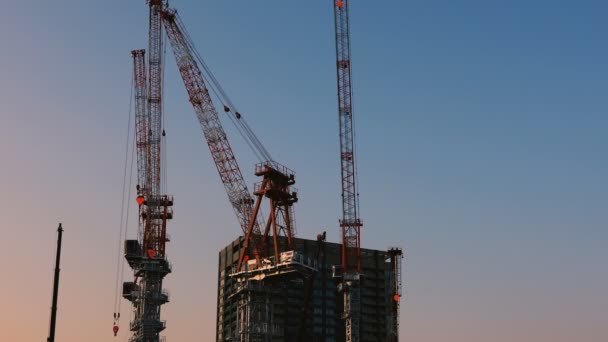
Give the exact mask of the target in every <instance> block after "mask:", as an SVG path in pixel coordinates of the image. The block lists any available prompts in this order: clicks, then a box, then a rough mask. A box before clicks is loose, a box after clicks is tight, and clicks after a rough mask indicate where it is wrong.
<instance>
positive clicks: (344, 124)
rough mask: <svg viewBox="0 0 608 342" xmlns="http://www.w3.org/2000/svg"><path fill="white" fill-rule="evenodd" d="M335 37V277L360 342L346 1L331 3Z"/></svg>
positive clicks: (351, 340)
mask: <svg viewBox="0 0 608 342" xmlns="http://www.w3.org/2000/svg"><path fill="white" fill-rule="evenodd" d="M332 1H333V3H334V23H335V35H336V37H335V38H336V72H337V81H338V82H337V83H338V117H339V127H340V164H341V165H340V166H341V177H342V219H341V220H340V227H341V230H342V265H341V272H336V269H335V270H334V276H335V277H336V278H337V279H339V280H340V281H341V284H339V286H338V289H339V291H341V292H342V293H343V296H344V297H343V298H344V311H343V314H342V318H343V319H344V323H345V336H346V342H359V340H360V339H359V323H360V319H361V317H360V316H361V313H360V306H361V303H360V281H361V279H360V278H361V274H360V273H361V226H362V224H361V220H360V219H359V216H358V211H359V204H358V192H357V177H356V166H355V165H356V164H355V134H354V125H353V103H352V95H353V90H352V69H351V57H350V26H349V13H348V11H349V1H348V0H337V1H336V0H332Z"/></svg>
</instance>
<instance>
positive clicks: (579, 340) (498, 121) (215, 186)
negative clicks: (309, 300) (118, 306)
mask: <svg viewBox="0 0 608 342" xmlns="http://www.w3.org/2000/svg"><path fill="white" fill-rule="evenodd" d="M171 4H172V5H173V6H174V7H176V8H177V9H178V11H179V12H180V14H181V16H182V18H183V20H184V22H185V24H186V26H187V27H188V30H189V32H190V34H191V36H192V39H193V40H194V42H195V44H196V45H197V47H198V50H199V51H200V53H201V54H202V56H203V58H205V60H206V62H207V63H208V64H209V66H210V67H211V68H212V69H213V70H214V72H215V75H216V77H217V78H218V79H219V80H220V82H221V83H222V85H223V87H224V88H225V90H226V91H227V92H228V93H229V94H230V97H231V98H232V99H233V100H234V101H235V102H236V103H237V104H238V105H239V109H240V110H241V112H242V113H243V114H244V115H246V117H247V119H248V122H249V123H250V124H251V126H252V127H253V129H254V130H255V132H256V133H257V135H258V136H259V137H260V139H261V140H262V141H263V142H264V143H265V145H266V147H267V148H268V149H269V150H270V152H271V154H272V155H273V157H274V158H275V159H276V160H277V161H280V162H281V163H283V164H285V165H287V166H289V167H290V168H292V169H294V170H295V171H296V172H297V176H296V180H297V184H296V186H297V188H298V189H299V197H300V201H299V202H298V203H297V204H296V219H297V232H298V236H299V237H304V238H314V237H315V236H316V234H317V233H318V232H320V231H323V230H327V232H328V239H329V241H332V242H337V241H338V218H339V217H340V215H341V203H340V180H339V177H340V176H339V175H340V174H339V156H338V150H339V147H338V127H337V125H338V120H337V99H336V89H335V88H336V81H335V48H334V37H333V30H334V27H333V12H332V0H307V1H295V0H231V1H229V0H172V1H171ZM606 13H608V3H607V2H606V1H599V0H597V1H595V0H579V1H574V0H570V1H569V0H563V1H560V0H553V1H549V0H510V1H503V0H483V1H482V0H459V1H453V0H452V1H447V0H399V1H397V0H386V1H382V0H367V1H365V0H351V17H352V18H351V29H352V54H353V74H354V82H355V86H354V89H355V90H354V91H355V94H354V103H355V108H356V109H355V115H356V120H357V125H356V129H357V147H358V168H359V184H360V194H361V217H362V220H363V221H364V228H363V231H362V243H363V245H364V247H367V248H374V249H386V248H388V247H390V246H400V247H402V248H404V250H405V254H406V258H405V260H404V262H405V263H404V275H403V281H404V285H405V290H404V298H403V300H402V309H401V325H400V332H401V338H402V341H409V342H447V341H449V342H605V341H608V294H607V293H606V290H607V289H608V267H607V266H606V265H607V261H608V248H607V247H606V246H607V243H608V219H607V217H608V214H607V213H608V209H607V207H608V196H607V194H608V182H607V180H606V175H608V158H607V154H606V153H607V150H608V137H607V135H606V132H608V101H607V100H608V97H607V95H606V94H607V89H608V63H607V61H608V44H607V43H606V42H607V41H606V39H607V36H608V21H607V20H606ZM147 15H148V12H147V6H146V3H145V1H144V0H130V1H124V0H122V1H119V0H107V1H82V0H54V1H42V0H14V1H9V0H2V1H1V6H0V44H1V47H0V118H1V121H0V175H1V178H0V194H2V196H0V208H1V209H0V213H2V215H1V216H2V224H1V225H0V227H1V229H2V236H3V237H2V240H1V241H2V244H1V248H0V260H2V261H3V265H4V267H3V271H2V276H1V278H0V279H1V281H0V291H1V293H2V294H3V305H2V310H0V327H1V329H0V341H7V342H8V341H11V342H30V341H31V342H34V341H45V340H46V337H47V335H48V323H49V316H50V306H51V292H52V288H51V285H52V276H53V267H54V265H53V263H54V260H53V256H54V253H55V239H56V232H55V229H56V227H57V223H58V222H62V223H63V225H64V228H65V234H64V251H63V260H62V271H61V287H60V297H59V300H60V303H59V312H58V322H57V337H56V340H57V341H58V342H82V341H87V342H111V341H116V342H123V341H126V339H127V336H128V335H127V332H128V331H127V330H128V320H129V313H130V308H129V306H128V303H126V302H124V303H123V304H122V316H123V319H122V320H121V324H120V327H121V331H120V333H119V336H118V337H117V338H114V337H113V336H112V323H113V322H112V313H113V300H114V284H115V272H116V258H117V253H118V246H119V224H120V211H121V198H122V197H121V190H122V181H123V175H122V172H123V163H124V156H125V142H126V139H127V122H128V116H129V96H130V86H131V83H130V82H131V80H130V79H131V56H130V51H131V50H133V49H138V48H147V30H148V27H147ZM166 57H167V58H166V80H165V99H166V102H165V115H166V116H165V121H166V131H167V164H168V166H167V178H168V192H169V193H170V194H173V195H174V196H175V208H174V211H175V219H174V220H173V221H172V222H170V226H169V233H170V234H171V236H172V241H171V242H170V243H169V245H168V247H167V248H168V256H169V259H170V261H171V262H172V264H173V270H174V271H173V273H171V274H170V275H169V276H168V277H167V278H166V282H165V287H166V288H167V289H168V290H169V292H170V293H171V302H170V303H169V304H167V305H165V306H164V307H163V313H162V316H163V319H166V320H167V327H168V328H167V329H166V331H165V332H164V335H166V336H167V339H168V342H178V341H201V342H203V341H204V342H206V341H213V340H214V338H215V314H216V288H217V284H216V275H217V259H218V255H217V253H218V251H219V250H220V249H221V248H222V247H224V246H225V245H226V244H227V243H228V242H230V241H232V240H233V239H235V238H236V236H237V235H238V234H239V231H240V228H239V227H238V226H237V221H236V219H235V218H234V215H233V213H232V210H231V208H230V206H229V204H228V201H227V197H226V194H225V192H224V189H223V187H222V185H221V183H220V180H219V177H218V175H217V172H216V169H215V167H214V165H213V162H212V160H211V158H210V155H209V151H208V148H207V146H206V144H205V142H204V140H203V139H202V133H201V131H200V128H199V126H198V123H197V121H196V119H195V116H194V113H193V110H192V108H191V106H190V104H189V103H188V101H187V96H186V92H185V90H184V86H183V83H182V82H181V79H180V77H179V75H178V73H177V69H176V67H175V63H174V59H173V56H172V53H171V51H170V49H168V50H167V56H166ZM223 119H224V118H223ZM224 123H225V128H226V130H227V131H228V134H229V135H230V137H229V138H230V139H231V142H232V145H233V147H234V149H235V154H236V156H237V158H238V161H239V164H240V166H241V169H242V170H243V173H244V174H245V176H246V178H247V182H248V184H253V182H254V181H255V178H254V177H253V172H252V170H253V165H254V163H255V162H256V159H255V158H254V156H253V155H252V153H251V152H250V151H249V150H248V149H247V148H246V145H245V144H244V142H243V140H242V139H241V138H240V137H239V136H238V135H237V134H236V132H235V130H234V128H233V126H232V125H231V124H230V123H229V121H227V120H225V121H224ZM134 184H135V182H134V183H133V187H134ZM129 200H130V201H132V205H131V209H132V212H131V217H132V219H131V224H130V226H129V236H130V237H131V238H133V237H134V236H135V235H134V234H135V231H136V226H135V224H134V223H135V221H134V220H133V217H134V216H135V212H133V210H134V209H135V195H132V197H131V198H129ZM130 277H131V276H130V275H129V274H126V275H125V279H130Z"/></svg>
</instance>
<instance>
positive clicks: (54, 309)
mask: <svg viewBox="0 0 608 342" xmlns="http://www.w3.org/2000/svg"><path fill="white" fill-rule="evenodd" d="M62 236H63V228H62V227H61V223H60V224H59V228H57V257H56V259H55V279H54V281H53V306H52V307H51V328H50V331H49V337H48V338H47V342H55V323H56V322H57V294H58V292H59V260H60V258H61V238H62Z"/></svg>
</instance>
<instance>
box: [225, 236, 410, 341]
mask: <svg viewBox="0 0 608 342" xmlns="http://www.w3.org/2000/svg"><path fill="white" fill-rule="evenodd" d="M242 246H243V238H242V237H240V238H239V239H237V240H235V241H233V242H232V243H230V244H229V245H228V246H226V247H225V248H224V249H222V250H221V251H220V252H219V261H218V292H217V322H216V323H217V326H216V340H217V341H218V342H221V341H222V342H223V341H286V342H287V341H304V340H305V341H323V342H325V341H345V340H346V337H345V326H344V322H343V318H342V315H343V312H344V309H343V305H344V303H343V296H341V295H340V293H339V291H338V285H339V284H340V282H339V281H336V279H335V274H334V273H335V271H336V268H335V267H334V265H339V264H340V263H341V257H342V245H341V244H337V243H329V242H327V243H326V242H319V241H318V240H317V241H315V240H307V239H299V238H295V239H294V250H295V251H294V254H295V256H296V258H297V257H299V259H300V260H299V262H300V263H301V264H302V266H303V267H302V268H305V267H307V266H309V267H310V268H314V271H312V272H315V273H316V276H315V277H314V278H313V279H314V280H313V281H311V282H310V283H311V284H312V286H311V287H310V290H311V294H312V295H311V296H310V298H309V299H308V300H307V298H306V296H307V286H308V285H309V284H310V283H308V281H309V280H310V276H311V275H310V274H307V273H306V272H304V271H302V272H297V273H298V274H296V275H293V276H291V278H290V279H289V280H288V281H285V280H282V281H277V282H273V280H272V277H268V278H269V279H264V280H262V281H260V282H259V284H258V285H259V286H257V287H256V285H255V284H251V283H250V284H249V289H244V286H242V284H240V283H239V281H238V280H237V279H238V278H237V277H235V276H234V275H232V276H231V273H233V272H234V269H235V267H236V264H237V263H238V261H239V259H240V257H241V255H240V253H241V251H242V250H243V248H242ZM317 251H320V253H318V252H317ZM314 255H317V256H318V257H314ZM401 258H402V253H401V250H400V249H391V250H388V251H381V250H371V249H361V273H362V275H363V277H362V278H363V280H362V281H361V288H360V289H361V291H360V294H361V296H360V298H361V303H360V317H361V323H360V341H364V342H379V341H382V342H386V341H397V337H398V330H397V329H398V305H399V296H400V290H401V289H400V287H401V286H400V285H401V284H400V279H401V276H400V271H401ZM283 279H285V278H283ZM244 291H248V292H249V293H252V292H253V293H254V296H251V295H250V294H248V295H244V294H243V292H244ZM256 291H258V292H259V293H258V294H257V297H256V296H255V292H256ZM256 301H257V303H255V302H256ZM246 302H247V303H246ZM307 302H308V303H307ZM244 304H248V305H258V306H260V307H261V308H258V311H257V312H255V310H253V311H250V314H253V316H254V317H253V318H252V319H254V320H255V321H256V322H257V323H258V326H257V327H251V328H252V329H249V331H247V326H246V324H245V322H244V321H245V320H247V319H248V318H250V317H247V313H246V312H244V311H243V305H244ZM254 333H256V337H255V338H254V336H248V335H253V334H254Z"/></svg>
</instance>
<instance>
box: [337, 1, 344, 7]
mask: <svg viewBox="0 0 608 342" xmlns="http://www.w3.org/2000/svg"><path fill="white" fill-rule="evenodd" d="M336 5H338V7H340V8H342V5H344V3H343V2H342V1H338V2H336Z"/></svg>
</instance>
